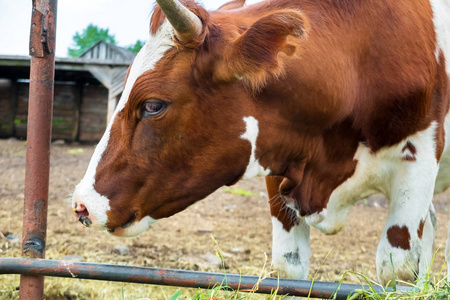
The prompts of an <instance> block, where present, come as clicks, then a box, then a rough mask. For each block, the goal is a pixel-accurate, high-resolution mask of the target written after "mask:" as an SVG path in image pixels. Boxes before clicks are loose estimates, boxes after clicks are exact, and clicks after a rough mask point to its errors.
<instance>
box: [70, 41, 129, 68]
mask: <svg viewBox="0 0 450 300" xmlns="http://www.w3.org/2000/svg"><path fill="white" fill-rule="evenodd" d="M135 56H136V53H134V52H132V51H129V50H127V49H125V48H122V47H119V46H116V45H113V44H111V43H108V42H105V41H98V42H97V43H95V44H94V45H92V46H91V47H90V48H89V49H88V50H86V51H85V52H84V53H82V54H81V55H80V56H79V58H82V59H95V60H102V61H110V62H118V63H121V62H128V64H130V63H131V62H132V61H133V59H134V57H135Z"/></svg>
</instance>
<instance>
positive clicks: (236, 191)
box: [223, 187, 258, 196]
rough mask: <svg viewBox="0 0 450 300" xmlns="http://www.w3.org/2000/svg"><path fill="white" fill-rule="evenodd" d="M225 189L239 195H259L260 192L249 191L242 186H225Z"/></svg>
mask: <svg viewBox="0 0 450 300" xmlns="http://www.w3.org/2000/svg"><path fill="white" fill-rule="evenodd" d="M223 190H224V191H225V192H227V193H230V194H233V195H239V196H258V194H256V193H254V192H252V191H247V190H244V189H240V188H230V187H224V188H223Z"/></svg>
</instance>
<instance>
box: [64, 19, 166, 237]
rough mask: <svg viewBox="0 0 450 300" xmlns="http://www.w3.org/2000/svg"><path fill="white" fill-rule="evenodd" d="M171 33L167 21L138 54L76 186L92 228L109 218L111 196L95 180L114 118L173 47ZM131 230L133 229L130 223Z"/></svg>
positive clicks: (100, 226) (76, 200) (76, 199)
mask: <svg viewBox="0 0 450 300" xmlns="http://www.w3.org/2000/svg"><path fill="white" fill-rule="evenodd" d="M172 35H173V30H172V27H171V26H170V24H169V22H167V21H166V22H164V23H163V24H162V25H161V27H160V29H159V30H158V31H157V32H156V34H155V35H154V36H153V35H152V36H150V38H149V40H148V41H147V43H146V44H145V45H144V47H142V49H141V50H140V51H139V53H138V54H137V56H136V58H135V60H134V62H133V65H132V66H131V69H130V73H129V75H128V80H127V82H126V84H125V88H124V91H123V93H122V97H121V98H120V101H119V103H118V104H117V107H116V110H115V111H114V114H113V116H112V118H111V121H110V122H109V124H108V127H107V128H106V131H105V133H104V135H103V137H102V138H101V140H100V142H99V143H98V145H97V147H96V148H95V151H94V154H93V155H92V158H91V161H90V162H89V166H88V168H87V171H86V174H85V175H84V178H83V179H82V181H81V182H80V183H79V184H78V185H77V186H76V187H75V191H74V193H73V197H72V203H73V204H74V203H83V204H84V205H85V206H86V208H87V210H88V211H89V218H90V220H91V221H92V223H93V224H92V227H93V228H96V229H105V224H106V223H107V221H108V218H107V215H106V212H107V211H108V210H110V206H109V200H108V199H107V198H106V197H104V196H102V195H100V194H99V193H97V191H95V189H94V184H95V174H96V170H97V165H98V163H99V162H100V160H101V158H102V155H103V153H104V152H105V150H106V148H107V146H108V141H109V135H110V130H111V127H112V124H113V123H114V118H115V116H116V115H117V113H118V112H119V111H121V110H122V109H123V108H124V107H125V104H126V103H127V101H128V98H129V96H130V92H131V89H132V87H133V85H134V83H135V82H136V80H137V79H138V77H139V76H141V75H142V74H143V73H145V72H146V71H148V70H151V69H153V67H154V65H155V64H156V63H157V62H158V61H159V60H160V59H161V58H162V57H163V55H164V53H165V52H166V51H167V50H168V49H170V48H172V47H174V43H173V40H172ZM142 224H143V223H142ZM129 230H131V227H130V228H129ZM127 231H128V230H127Z"/></svg>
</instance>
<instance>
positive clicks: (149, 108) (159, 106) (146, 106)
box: [141, 99, 168, 118]
mask: <svg viewBox="0 0 450 300" xmlns="http://www.w3.org/2000/svg"><path fill="white" fill-rule="evenodd" d="M167 105H168V103H167V102H166V101H163V100H159V99H149V100H146V101H144V102H143V103H142V106H141V117H142V118H148V117H154V116H158V115H160V114H161V113H162V112H164V110H165V109H166V108H167Z"/></svg>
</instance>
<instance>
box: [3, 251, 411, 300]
mask: <svg viewBox="0 0 450 300" xmlns="http://www.w3.org/2000/svg"><path fill="white" fill-rule="evenodd" d="M0 274H27V275H44V276H54V277H69V278H78V279H93V280H107V281H121V282H133V283H146V284H156V285H170V286H179V287H190V288H203V289H208V288H212V287H214V286H215V285H218V284H219V285H222V286H226V287H229V288H230V289H233V290H239V291H242V292H245V291H251V290H253V289H254V287H255V285H257V286H258V289H257V290H256V291H255V292H256V293H261V294H270V293H273V292H275V291H277V294H278V295H291V296H301V297H307V296H308V295H309V296H310V297H311V298H331V297H332V296H333V295H334V294H335V293H336V299H347V296H348V295H350V294H353V293H355V291H356V290H361V289H366V290H369V287H367V286H363V285H357V284H344V283H343V284H339V283H335V282H320V281H315V282H312V281H307V280H293V279H280V278H273V277H268V278H265V279H263V280H261V279H260V278H259V277H257V276H247V275H237V274H222V273H209V272H194V271H185V270H173V269H158V268H148V267H134V266H124V265H112V264H99V263H87V262H74V261H66V260H51V259H29V258H0ZM374 289H375V291H377V292H378V293H380V292H383V289H382V288H381V287H378V286H375V287H374ZM400 289H401V290H403V291H408V290H412V288H409V287H400Z"/></svg>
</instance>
